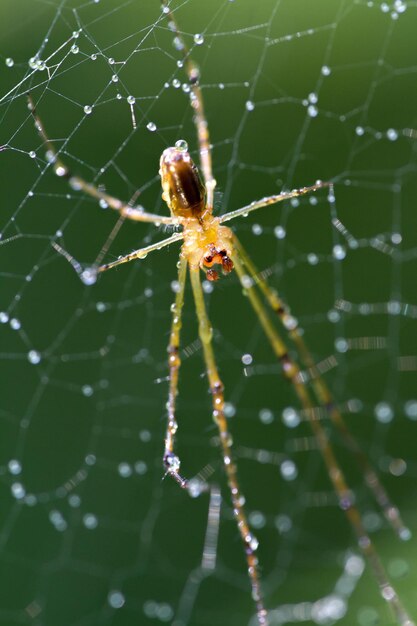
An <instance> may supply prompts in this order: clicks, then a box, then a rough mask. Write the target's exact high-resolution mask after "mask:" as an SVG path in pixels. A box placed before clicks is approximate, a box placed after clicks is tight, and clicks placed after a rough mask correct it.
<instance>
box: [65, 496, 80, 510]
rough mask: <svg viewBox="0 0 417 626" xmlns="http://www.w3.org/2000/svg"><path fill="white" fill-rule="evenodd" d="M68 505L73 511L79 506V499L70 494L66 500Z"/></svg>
mask: <svg viewBox="0 0 417 626" xmlns="http://www.w3.org/2000/svg"><path fill="white" fill-rule="evenodd" d="M68 504H69V505H70V507H72V508H73V509H77V508H78V507H79V506H80V504H81V498H80V496H79V495H78V494H77V493H72V494H71V495H70V496H69V498H68Z"/></svg>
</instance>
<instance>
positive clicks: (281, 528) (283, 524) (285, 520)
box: [274, 515, 292, 534]
mask: <svg viewBox="0 0 417 626" xmlns="http://www.w3.org/2000/svg"><path fill="white" fill-rule="evenodd" d="M274 523H275V527H276V529H277V530H278V532H279V533H281V534H282V533H287V532H289V531H290V530H291V528H292V521H291V518H290V517H288V515H277V516H276V518H275V520H274Z"/></svg>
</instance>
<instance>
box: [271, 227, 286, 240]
mask: <svg viewBox="0 0 417 626" xmlns="http://www.w3.org/2000/svg"><path fill="white" fill-rule="evenodd" d="M274 235H275V237H276V238H277V239H284V238H285V235H286V233H285V228H283V227H282V226H275V228H274Z"/></svg>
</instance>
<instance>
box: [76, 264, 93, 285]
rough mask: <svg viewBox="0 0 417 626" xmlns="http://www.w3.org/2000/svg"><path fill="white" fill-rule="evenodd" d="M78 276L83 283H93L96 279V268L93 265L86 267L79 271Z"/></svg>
mask: <svg viewBox="0 0 417 626" xmlns="http://www.w3.org/2000/svg"><path fill="white" fill-rule="evenodd" d="M80 278H81V280H82V282H83V283H84V285H94V283H95V282H96V281H97V269H96V268H95V267H86V268H85V270H83V271H82V272H81V274H80Z"/></svg>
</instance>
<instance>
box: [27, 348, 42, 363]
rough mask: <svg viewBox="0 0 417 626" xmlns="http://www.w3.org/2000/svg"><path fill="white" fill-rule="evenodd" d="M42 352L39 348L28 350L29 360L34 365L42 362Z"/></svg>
mask: <svg viewBox="0 0 417 626" xmlns="http://www.w3.org/2000/svg"><path fill="white" fill-rule="evenodd" d="M41 359H42V357H41V354H40V352H38V351H37V350H29V352H28V361H29V363H32V365H37V364H38V363H40V362H41Z"/></svg>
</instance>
